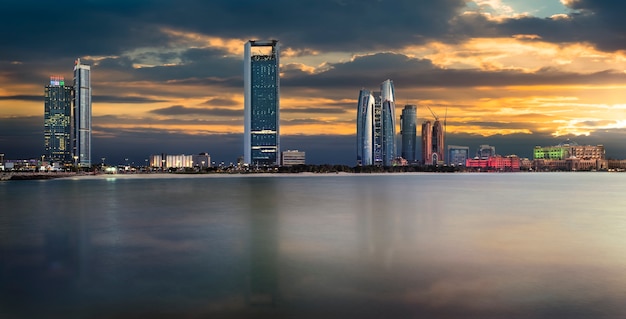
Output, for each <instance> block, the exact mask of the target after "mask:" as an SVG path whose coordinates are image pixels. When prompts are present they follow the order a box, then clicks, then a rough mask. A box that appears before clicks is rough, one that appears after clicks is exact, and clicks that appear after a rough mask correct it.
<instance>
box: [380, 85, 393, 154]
mask: <svg viewBox="0 0 626 319" xmlns="http://www.w3.org/2000/svg"><path fill="white" fill-rule="evenodd" d="M395 95H396V94H395V92H394V88H393V81H391V80H386V81H385V82H383V83H382V84H381V85H380V100H381V107H382V110H381V124H382V132H383V134H382V142H383V147H382V152H383V154H382V155H383V156H382V158H383V165H384V166H391V164H392V162H393V160H394V159H395V158H396V104H395Z"/></svg>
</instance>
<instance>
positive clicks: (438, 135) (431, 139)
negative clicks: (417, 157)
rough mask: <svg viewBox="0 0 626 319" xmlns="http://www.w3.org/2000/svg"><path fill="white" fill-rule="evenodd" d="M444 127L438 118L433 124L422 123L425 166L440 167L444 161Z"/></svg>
mask: <svg viewBox="0 0 626 319" xmlns="http://www.w3.org/2000/svg"><path fill="white" fill-rule="evenodd" d="M443 133H444V132H443V125H441V121H439V119H438V118H436V119H435V122H434V123H432V124H431V122H430V121H425V122H424V123H422V163H423V164H424V165H439V164H441V163H442V162H443V160H444V152H445V150H444V134H443Z"/></svg>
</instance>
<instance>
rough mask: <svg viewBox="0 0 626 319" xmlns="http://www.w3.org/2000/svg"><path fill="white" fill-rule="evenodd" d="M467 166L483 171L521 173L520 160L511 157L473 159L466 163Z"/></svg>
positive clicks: (513, 156)
mask: <svg viewBox="0 0 626 319" xmlns="http://www.w3.org/2000/svg"><path fill="white" fill-rule="evenodd" d="M465 166H466V167H467V168H470V169H477V170H481V171H498V172H519V170H520V158H519V157H517V156H515V155H511V156H506V157H502V156H490V157H488V158H486V159H481V158H473V159H467V160H466V161H465Z"/></svg>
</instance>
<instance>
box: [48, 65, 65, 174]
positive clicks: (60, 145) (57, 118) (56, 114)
mask: <svg viewBox="0 0 626 319" xmlns="http://www.w3.org/2000/svg"><path fill="white" fill-rule="evenodd" d="M71 119H72V87H71V86H65V81H64V79H63V77H59V76H52V77H50V84H49V85H46V87H45V89H44V134H43V135H44V156H45V158H46V159H47V160H48V161H50V162H58V163H68V164H69V163H71V162H72V122H71Z"/></svg>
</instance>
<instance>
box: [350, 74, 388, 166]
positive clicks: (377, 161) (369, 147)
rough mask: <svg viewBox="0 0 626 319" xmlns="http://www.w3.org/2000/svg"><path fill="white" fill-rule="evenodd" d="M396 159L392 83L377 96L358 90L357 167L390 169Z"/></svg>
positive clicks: (381, 87)
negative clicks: (385, 167) (374, 166)
mask: <svg viewBox="0 0 626 319" xmlns="http://www.w3.org/2000/svg"><path fill="white" fill-rule="evenodd" d="M395 158H396V105H395V92H394V87H393V82H392V81H391V80H386V81H385V82H383V83H382V84H381V86H380V92H370V91H368V90H365V89H362V90H361V91H360V92H359V101H358V102H357V165H384V166H391V165H392V162H393V160H394V159H395Z"/></svg>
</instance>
